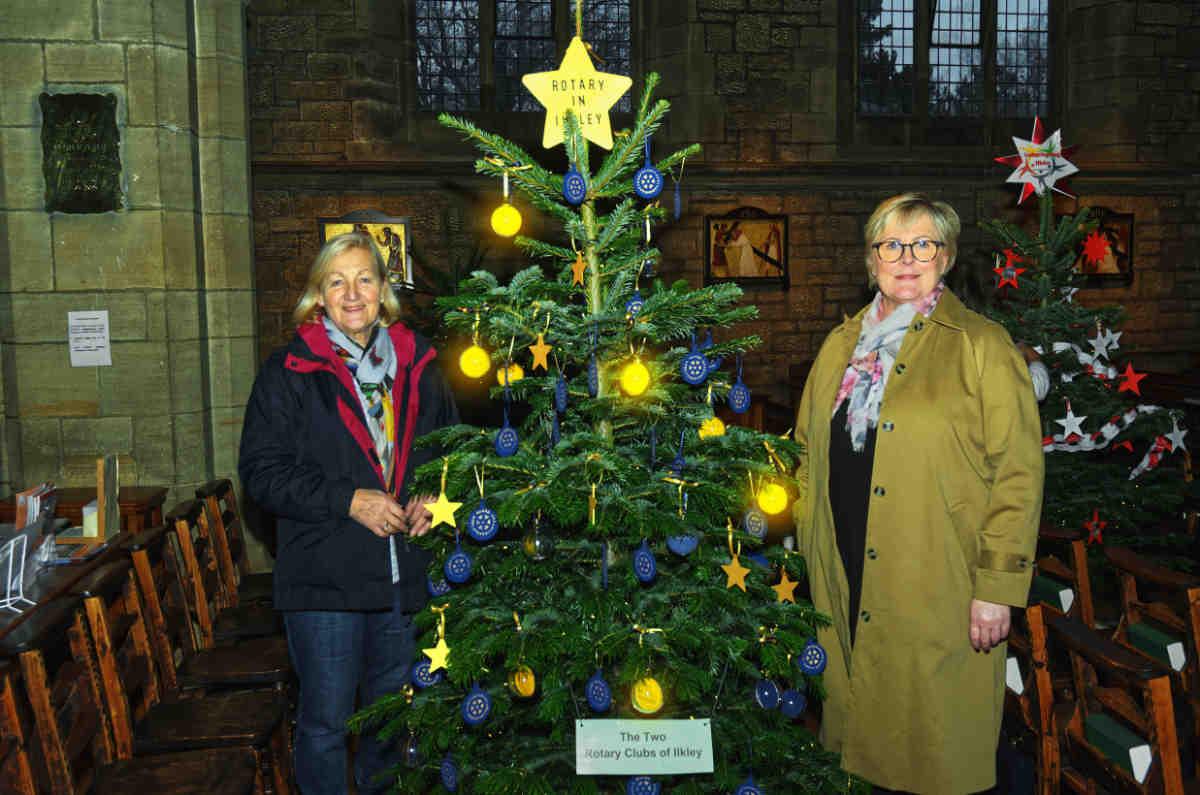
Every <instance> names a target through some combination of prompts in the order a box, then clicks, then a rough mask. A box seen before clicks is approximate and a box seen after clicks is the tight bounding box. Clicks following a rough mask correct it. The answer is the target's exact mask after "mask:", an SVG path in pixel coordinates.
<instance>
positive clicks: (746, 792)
mask: <svg viewBox="0 0 1200 795" xmlns="http://www.w3.org/2000/svg"><path fill="white" fill-rule="evenodd" d="M733 795H763V791H762V790H760V789H759V788H758V785H757V784H755V783H754V776H750V777H749V778H747V779H746V780H745V781H743V782H742V783H741V784H740V785H739V786H738V788H737V789H736V790H734V792H733Z"/></svg>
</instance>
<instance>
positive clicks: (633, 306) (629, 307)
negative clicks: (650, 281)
mask: <svg viewBox="0 0 1200 795" xmlns="http://www.w3.org/2000/svg"><path fill="white" fill-rule="evenodd" d="M645 304H646V302H645V300H643V299H642V293H641V291H640V290H634V291H633V296H631V297H630V299H629V300H628V301H626V302H625V314H626V315H628V316H629V317H637V316H638V312H641V311H642V307H643V306H645Z"/></svg>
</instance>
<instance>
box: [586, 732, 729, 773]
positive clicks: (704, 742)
mask: <svg viewBox="0 0 1200 795" xmlns="http://www.w3.org/2000/svg"><path fill="white" fill-rule="evenodd" d="M711 772H713V753H712V722H711V721H710V720H709V719H707V718H697V719H695V720H620V719H594V720H577V721H575V773H576V774H577V775H580V776H641V775H664V776H669V775H678V774H683V773H711Z"/></svg>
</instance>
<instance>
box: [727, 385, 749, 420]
mask: <svg viewBox="0 0 1200 795" xmlns="http://www.w3.org/2000/svg"><path fill="white" fill-rule="evenodd" d="M726 400H727V401H728V403H729V410H730V411H732V412H733V413H734V414H745V413H746V412H747V411H748V410H749V409H750V388H749V387H747V386H746V385H745V384H743V383H742V379H741V378H738V380H737V383H735V384H734V385H733V386H731V387H730V388H729V396H728V397H727V398H726Z"/></svg>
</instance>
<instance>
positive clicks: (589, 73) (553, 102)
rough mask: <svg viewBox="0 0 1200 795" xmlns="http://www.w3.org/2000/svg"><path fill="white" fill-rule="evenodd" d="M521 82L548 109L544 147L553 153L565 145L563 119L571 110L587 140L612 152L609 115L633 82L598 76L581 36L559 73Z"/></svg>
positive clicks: (537, 75)
mask: <svg viewBox="0 0 1200 795" xmlns="http://www.w3.org/2000/svg"><path fill="white" fill-rule="evenodd" d="M521 82H522V83H523V84H524V85H525V87H526V88H528V89H529V93H531V94H533V95H534V97H536V98H537V101H538V102H540V103H542V105H543V106H545V108H546V125H545V127H543V128H542V146H543V147H545V148H546V149H550V148H552V147H555V146H558V145H559V144H561V143H562V142H563V118H564V117H565V115H566V112H567V111H568V110H570V111H573V112H574V113H575V116H576V118H578V119H579V126H580V128H581V130H582V131H583V137H584V138H586V139H587V140H589V141H591V142H592V143H594V144H595V145H596V146H599V147H600V148H601V149H612V145H613V140H612V124H610V123H609V120H608V111H609V109H611V108H612V106H613V105H615V104H617V100H619V99H620V98H621V96H622V95H623V94H624V93H625V92H626V91H628V90H629V87H630V86H632V85H633V80H631V79H629V78H628V77H625V76H624V75H613V74H607V73H605V72H597V71H596V67H595V66H593V65H592V59H591V56H589V55H588V51H587V45H585V44H584V43H583V39H581V38H579V37H578V36H575V37H574V38H572V39H571V43H570V45H568V47H567V54H566V55H564V56H563V59H562V63H561V64H559V67H558V69H557V70H556V71H553V72H531V73H530V74H527V75H525V76H524V77H522V78H521Z"/></svg>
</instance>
